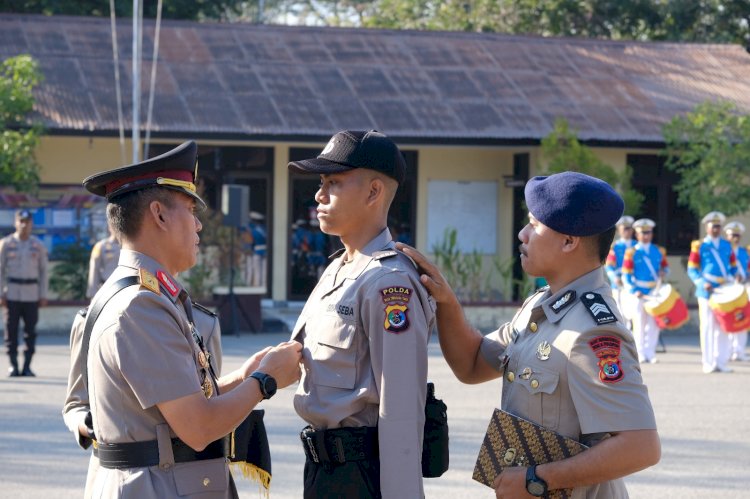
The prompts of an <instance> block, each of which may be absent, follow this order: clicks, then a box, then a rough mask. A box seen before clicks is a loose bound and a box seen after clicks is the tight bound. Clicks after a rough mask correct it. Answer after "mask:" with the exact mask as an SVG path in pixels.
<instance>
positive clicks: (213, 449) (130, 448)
mask: <svg viewBox="0 0 750 499" xmlns="http://www.w3.org/2000/svg"><path fill="white" fill-rule="evenodd" d="M228 450H229V439H228V437H225V438H222V439H221V440H216V441H215V442H211V443H210V444H208V446H206V448H205V449H203V450H202V451H200V452H197V451H195V450H193V449H192V448H191V447H190V446H189V445H188V444H186V443H185V442H183V441H182V440H180V439H179V438H173V439H172V453H173V454H174V462H175V463H188V462H191V461H205V460H207V459H218V458H222V457H226V456H227V455H228V454H229V452H228ZM94 455H95V456H96V457H98V458H99V464H100V465H101V467H102V468H109V469H117V470H123V469H127V468H143V467H149V466H158V465H159V444H158V442H157V441H156V440H149V441H147V442H125V443H119V444H105V443H101V442H97V443H96V444H95V445H94Z"/></svg>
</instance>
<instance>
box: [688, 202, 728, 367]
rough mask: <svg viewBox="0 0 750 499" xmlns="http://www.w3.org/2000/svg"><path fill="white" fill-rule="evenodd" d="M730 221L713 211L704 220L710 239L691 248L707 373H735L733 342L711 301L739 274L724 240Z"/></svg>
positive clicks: (691, 271) (690, 263)
mask: <svg viewBox="0 0 750 499" xmlns="http://www.w3.org/2000/svg"><path fill="white" fill-rule="evenodd" d="M725 221H726V217H725V216H724V214H723V213H721V212H718V211H712V212H710V213H709V214H708V215H706V216H705V217H703V220H702V223H703V225H705V226H706V237H705V238H703V240H695V241H693V242H692V244H691V246H690V256H689V257H688V269H687V270H688V276H689V277H690V279H691V280H692V281H693V283H694V284H695V296H696V298H698V314H699V318H700V339H701V355H702V363H703V372H704V373H713V372H732V370H731V369H730V368H729V367H727V362H728V361H729V357H730V355H731V352H732V350H731V348H732V339H731V338H730V337H729V335H728V334H727V333H725V332H724V331H722V329H721V328H720V327H719V322H718V321H717V320H716V317H715V316H714V313H713V311H712V310H711V308H710V307H709V305H708V300H709V299H710V298H711V294H712V293H713V292H714V289H715V288H717V287H718V286H721V285H722V284H725V283H728V282H731V281H732V280H733V277H734V276H735V274H737V259H736V258H735V256H734V251H732V245H731V244H730V243H729V241H727V240H726V239H722V237H721V227H722V226H723V225H724V222H725Z"/></svg>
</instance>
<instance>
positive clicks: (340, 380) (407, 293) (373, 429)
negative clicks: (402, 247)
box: [289, 131, 435, 499]
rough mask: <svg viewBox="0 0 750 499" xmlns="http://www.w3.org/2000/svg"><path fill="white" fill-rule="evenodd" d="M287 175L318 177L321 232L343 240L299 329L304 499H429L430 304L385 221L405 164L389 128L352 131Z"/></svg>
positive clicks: (296, 329) (296, 330)
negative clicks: (425, 478) (425, 479)
mask: <svg viewBox="0 0 750 499" xmlns="http://www.w3.org/2000/svg"><path fill="white" fill-rule="evenodd" d="M289 168H290V169H292V170H296V171H301V172H305V173H317V174H320V179H321V184H320V189H318V192H317V193H316V194H315V201H316V202H317V203H318V207H317V218H318V220H319V221H320V228H321V230H322V231H323V232H324V233H326V234H329V235H335V236H338V237H339V238H340V239H341V242H342V243H343V245H344V249H343V250H341V251H340V252H339V253H337V254H336V257H337V258H335V259H333V261H332V262H331V264H330V265H329V266H328V268H327V269H326V270H325V272H324V273H323V275H322V277H321V278H320V281H319V282H318V284H317V286H316V287H315V289H314V290H313V292H312V294H311V295H310V298H309V299H308V300H307V303H306V304H305V308H304V309H303V311H302V314H301V315H300V318H299V320H298V321H297V324H296V325H295V327H294V331H293V332H292V339H294V340H297V341H301V342H304V345H305V347H304V350H303V359H304V366H305V368H304V372H303V374H302V379H301V382H300V385H299V388H298V389H297V394H296V395H295V398H294V408H295V410H296V411H297V413H298V414H299V415H300V417H302V419H304V420H305V421H306V422H307V423H308V424H309V425H310V426H309V427H308V428H306V429H305V430H304V431H303V432H302V435H301V436H302V444H303V448H304V451H305V454H306V457H307V460H306V462H305V477H304V484H305V488H304V497H306V498H316V499H317V498H324V497H328V498H343V497H346V498H349V497H351V498H355V497H356V498H361V499H364V498H376V497H377V498H379V497H384V498H389V499H392V498H404V499H419V498H421V497H424V491H423V486H422V466H421V457H422V434H423V430H424V426H425V398H426V392H427V343H428V341H429V337H430V332H431V330H432V328H433V325H434V320H435V315H434V303H433V302H432V300H431V298H430V297H429V296H428V295H427V293H426V291H425V290H424V288H423V287H422V286H420V285H419V274H418V273H417V270H416V268H415V267H414V264H413V263H412V262H411V261H410V260H409V259H408V258H407V257H406V256H405V255H403V254H402V253H400V252H398V251H395V250H394V243H393V241H392V240H391V234H390V232H389V231H388V227H387V226H386V225H387V216H388V208H389V207H390V205H391V202H392V201H393V196H394V195H395V193H396V189H397V188H398V185H399V183H400V182H402V181H403V179H404V175H405V169H406V164H405V162H404V159H403V157H402V155H401V152H400V151H399V150H398V147H397V146H396V144H394V143H393V142H392V141H391V140H390V139H389V138H387V137H386V136H385V135H383V134H381V133H378V132H376V131H369V132H353V131H345V132H339V133H337V134H336V135H334V136H333V137H332V138H331V140H330V141H329V142H328V145H327V146H326V147H325V148H324V149H323V152H321V154H320V155H319V156H318V157H317V158H315V159H310V160H304V161H297V162H294V163H290V164H289Z"/></svg>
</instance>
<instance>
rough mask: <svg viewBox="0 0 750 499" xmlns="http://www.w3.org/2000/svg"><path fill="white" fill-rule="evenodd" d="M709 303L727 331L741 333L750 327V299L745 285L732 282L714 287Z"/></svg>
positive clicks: (722, 327)
mask: <svg viewBox="0 0 750 499" xmlns="http://www.w3.org/2000/svg"><path fill="white" fill-rule="evenodd" d="M708 305H709V306H710V307H711V310H712V311H713V313H714V316H716V320H717V321H718V322H719V326H720V327H721V329H723V330H724V331H725V332H727V333H741V332H744V331H747V330H748V328H750V299H748V294H747V290H746V289H745V286H743V285H741V284H730V285H727V286H720V287H718V288H716V289H714V290H713V292H712V293H711V298H709V300H708Z"/></svg>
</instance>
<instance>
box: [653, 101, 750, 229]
mask: <svg viewBox="0 0 750 499" xmlns="http://www.w3.org/2000/svg"><path fill="white" fill-rule="evenodd" d="M663 134H664V141H665V143H666V150H665V152H666V154H667V167H668V168H670V169H672V170H674V171H676V172H678V173H679V174H680V176H681V180H680V182H679V183H678V184H677V185H675V186H674V188H675V190H676V191H677V193H678V199H679V201H680V203H682V204H683V205H685V206H687V207H688V208H690V210H691V211H692V212H693V213H694V214H695V215H696V216H697V217H701V216H703V215H704V214H705V213H707V212H709V211H711V210H718V211H721V212H723V213H725V214H726V215H728V216H731V215H736V214H739V213H746V212H747V211H748V210H750V116H748V115H743V114H740V113H739V112H738V110H737V108H736V107H735V106H734V105H733V104H730V103H726V102H718V103H716V102H705V103H703V104H700V105H699V106H697V107H696V108H695V109H694V110H693V111H692V112H690V113H687V114H686V115H685V116H677V117H675V118H673V119H672V121H670V122H669V123H668V124H666V125H665V126H664V129H663Z"/></svg>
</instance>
